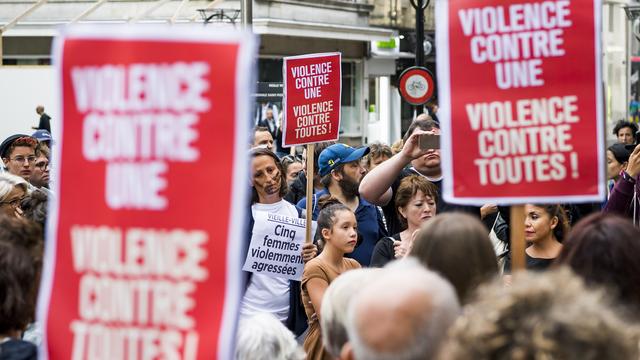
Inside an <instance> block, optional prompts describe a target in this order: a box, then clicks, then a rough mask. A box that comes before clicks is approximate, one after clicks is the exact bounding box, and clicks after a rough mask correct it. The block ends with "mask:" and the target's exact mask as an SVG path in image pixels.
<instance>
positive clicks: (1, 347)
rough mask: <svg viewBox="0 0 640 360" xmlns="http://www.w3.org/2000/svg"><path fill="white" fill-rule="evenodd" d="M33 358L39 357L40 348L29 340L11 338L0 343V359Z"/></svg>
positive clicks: (26, 359) (25, 359)
mask: <svg viewBox="0 0 640 360" xmlns="http://www.w3.org/2000/svg"><path fill="white" fill-rule="evenodd" d="M31 359H33V360H37V359H38V348H37V347H36V346H35V345H33V344H32V343H30V342H28V341H24V340H17V339H11V340H9V341H5V342H3V343H2V344H0V360H31Z"/></svg>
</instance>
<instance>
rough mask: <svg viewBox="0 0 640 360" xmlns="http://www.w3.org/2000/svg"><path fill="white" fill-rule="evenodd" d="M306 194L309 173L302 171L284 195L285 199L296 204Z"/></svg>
mask: <svg viewBox="0 0 640 360" xmlns="http://www.w3.org/2000/svg"><path fill="white" fill-rule="evenodd" d="M305 196H307V174H305V172H304V171H300V172H299V173H298V177H297V178H296V179H295V180H294V181H293V182H292V183H291V186H289V192H287V194H286V195H285V196H284V199H285V200H287V201H288V202H290V203H291V204H293V205H294V206H295V205H297V204H298V201H300V200H302V199H304V197H305Z"/></svg>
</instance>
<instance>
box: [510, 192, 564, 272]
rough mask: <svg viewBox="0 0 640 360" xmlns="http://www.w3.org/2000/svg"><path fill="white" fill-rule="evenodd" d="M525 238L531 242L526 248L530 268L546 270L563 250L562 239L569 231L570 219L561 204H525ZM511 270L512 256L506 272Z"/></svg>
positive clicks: (527, 265)
mask: <svg viewBox="0 0 640 360" xmlns="http://www.w3.org/2000/svg"><path fill="white" fill-rule="evenodd" d="M524 212H525V221H524V239H525V241H526V242H527V243H528V244H530V246H529V247H527V249H526V250H525V257H526V267H527V269H528V270H545V269H546V268H548V267H549V265H551V263H552V262H553V260H555V258H556V257H558V255H559V254H560V250H562V244H561V243H562V240H563V239H564V237H565V236H566V234H567V233H568V232H569V221H568V220H567V215H566V214H565V211H564V209H563V208H562V206H560V205H557V204H556V205H535V204H526V205H525V206H524ZM510 271H511V256H509V257H508V258H507V260H506V262H505V272H510Z"/></svg>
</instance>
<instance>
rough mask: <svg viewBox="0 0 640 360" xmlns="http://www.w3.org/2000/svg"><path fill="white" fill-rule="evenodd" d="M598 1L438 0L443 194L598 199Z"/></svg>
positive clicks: (482, 199)
mask: <svg viewBox="0 0 640 360" xmlns="http://www.w3.org/2000/svg"><path fill="white" fill-rule="evenodd" d="M601 10H602V9H601V4H600V1H599V0H585V1H580V2H576V1H568V0H560V1H540V0H526V1H522V0H516V1H505V0H454V1H446V0H439V1H437V2H436V13H437V16H436V19H437V24H436V26H437V31H436V34H437V48H438V53H437V56H438V58H437V70H438V87H439V102H440V104H439V105H440V111H439V113H438V116H439V119H440V121H441V126H442V137H443V139H442V140H443V141H442V150H443V171H444V197H445V199H446V200H447V201H451V202H456V203H469V204H483V203H487V202H492V203H493V202H499V203H503V204H509V203H512V204H517V203H526V202H577V201H594V200H596V201H597V200H601V199H602V198H603V197H604V190H605V189H604V184H605V182H604V164H603V161H604V160H603V159H604V144H603V140H604V136H603V123H602V94H601V88H600V87H601V74H600V12H601Z"/></svg>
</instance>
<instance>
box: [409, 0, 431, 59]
mask: <svg viewBox="0 0 640 360" xmlns="http://www.w3.org/2000/svg"><path fill="white" fill-rule="evenodd" d="M410 1H411V6H413V8H414V9H415V10H416V66H424V9H426V8H427V6H429V2H431V0H410Z"/></svg>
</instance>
